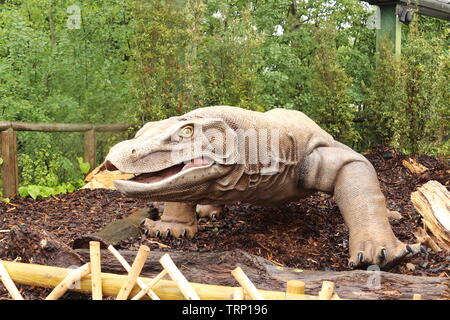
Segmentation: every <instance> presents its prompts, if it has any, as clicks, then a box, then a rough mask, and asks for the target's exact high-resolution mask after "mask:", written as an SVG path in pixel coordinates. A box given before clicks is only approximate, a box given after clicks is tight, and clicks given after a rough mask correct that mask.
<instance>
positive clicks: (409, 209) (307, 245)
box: [0, 147, 450, 299]
mask: <svg viewBox="0 0 450 320" xmlns="http://www.w3.org/2000/svg"><path fill="white" fill-rule="evenodd" d="M366 157H367V158H368V159H369V160H370V161H371V162H372V164H373V165H374V166H375V169H376V170H377V173H378V177H379V180H380V183H381V187H382V190H383V192H384V194H385V196H386V198H387V201H388V208H389V209H391V210H397V211H399V212H400V213H401V214H402V217H403V218H402V219H400V220H397V221H393V222H392V227H393V230H394V232H395V234H396V235H397V237H398V238H399V239H400V240H402V241H404V242H410V243H414V242H415V238H414V235H413V232H414V231H416V229H417V227H418V226H422V223H421V219H420V215H419V214H418V213H417V212H416V211H415V209H414V207H413V205H412V203H411V201H410V194H411V192H413V191H414V190H415V189H417V187H418V186H421V185H422V184H424V183H425V182H427V181H429V180H437V181H439V182H441V183H442V184H443V185H445V186H446V187H447V188H448V189H450V174H449V166H448V164H445V163H444V162H442V161H440V160H439V159H436V158H433V157H427V156H420V157H415V159H416V161H418V162H419V163H421V164H422V165H424V166H426V167H427V168H428V170H427V171H426V172H424V173H423V174H421V175H414V174H411V173H410V172H409V171H408V170H407V169H406V168H405V167H404V166H403V165H402V162H401V161H402V160H403V159H406V158H407V157H405V156H404V155H402V154H400V153H398V152H396V151H395V150H394V149H392V148H389V147H378V148H376V149H374V150H372V151H371V152H369V153H367V154H366ZM149 206H150V207H151V205H150V204H149V203H148V202H146V201H142V200H136V199H128V198H124V197H122V196H121V195H120V194H119V193H118V192H115V191H109V190H94V191H90V190H80V191H76V192H74V193H71V194H67V195H60V196H57V197H54V198H49V199H42V200H37V201H33V200H32V199H30V198H24V199H13V200H12V201H11V203H10V204H6V203H2V202H0V258H1V259H5V260H15V259H16V260H19V261H22V262H37V263H38V262H39V261H29V260H30V259H29V258H27V256H26V253H25V252H24V254H23V255H22V256H5V255H1V254H2V247H3V249H4V247H5V246H6V245H7V244H6V242H7V241H6V239H7V235H8V230H10V229H11V228H12V227H13V226H17V225H21V224H26V225H33V226H35V227H38V228H42V229H43V230H47V231H50V232H52V233H53V234H54V235H56V236H57V237H58V238H59V239H60V240H62V241H63V242H64V243H66V244H69V245H72V244H73V241H74V240H75V239H77V238H78V237H80V235H83V234H89V233H93V232H96V231H98V230H99V229H100V228H102V227H104V226H105V225H106V224H108V223H109V222H111V221H113V220H117V219H121V218H124V217H126V216H128V215H129V214H130V212H131V211H132V210H133V209H134V208H145V207H149ZM153 212H154V215H155V217H157V215H158V210H157V209H156V208H153ZM158 243H159V244H158ZM140 244H146V245H148V246H149V247H150V248H161V246H162V245H161V244H163V245H164V246H168V247H166V250H168V251H170V250H177V251H180V250H181V251H211V250H227V249H228V250H230V249H235V248H239V249H242V250H244V251H247V252H249V253H252V254H256V255H259V256H262V257H264V258H266V259H268V260H270V261H272V262H273V263H275V264H277V265H282V266H287V267H294V268H301V269H311V270H328V271H331V270H333V271H341V270H348V268H347V259H348V232H347V228H346V227H345V225H344V221H343V219H342V216H341V215H340V213H339V209H338V208H337V206H336V204H335V202H334V200H333V198H332V197H330V196H329V195H326V194H323V193H316V194H314V195H312V196H310V197H309V198H307V199H303V200H301V201H299V202H296V203H291V204H289V205H285V206H282V207H278V208H263V207H257V206H251V205H245V204H242V205H229V206H227V207H226V209H225V214H224V216H223V217H221V218H220V219H219V220H217V221H209V220H208V221H206V220H205V221H204V220H201V221H200V231H199V232H198V234H197V235H196V237H195V238H194V239H192V240H188V239H171V238H170V239H155V238H149V239H145V237H144V236H142V238H141V239H140V240H138V241H128V242H127V241H125V242H123V243H121V244H120V245H119V246H117V248H121V249H133V250H134V249H136V248H137V247H139V245H140ZM407 263H409V264H407ZM391 272H395V273H403V274H410V275H418V276H440V277H450V253H449V252H445V251H443V252H441V253H439V254H436V253H433V252H431V251H430V250H429V252H428V253H427V254H420V255H418V256H417V257H415V258H413V259H412V260H410V261H407V262H403V263H401V264H400V265H398V266H397V267H395V268H394V269H392V270H391ZM20 289H21V291H22V293H23V294H24V295H25V297H26V298H27V299H41V298H42V297H43V296H45V294H46V293H48V292H49V291H48V289H40V288H30V287H26V286H20ZM2 298H3V299H6V298H8V295H7V293H6V291H5V290H4V288H3V287H2V285H1V284H0V299H2ZM65 298H68V299H70V298H73V299H77V295H76V294H68V295H66V296H65Z"/></svg>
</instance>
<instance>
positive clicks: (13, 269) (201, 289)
mask: <svg viewBox="0 0 450 320" xmlns="http://www.w3.org/2000/svg"><path fill="white" fill-rule="evenodd" d="M3 263H4V266H5V269H6V270H7V271H8V273H9V275H10V276H11V279H12V280H13V281H14V282H16V283H18V284H25V285H29V286H37V287H45V288H53V287H55V286H56V285H58V284H59V283H60V282H61V281H62V280H63V279H64V278H65V277H66V276H67V275H68V274H69V273H70V272H71V271H73V270H71V269H66V268H59V267H51V266H43V265H36V264H29V263H20V262H9V261H3ZM125 279H126V276H124V275H118V274H113V273H102V280H103V295H105V296H116V295H117V294H118V292H119V290H120V288H121V287H122V284H123V282H124V281H125ZM140 279H141V280H142V281H143V282H144V283H145V284H146V285H147V284H149V283H150V282H151V280H152V279H150V278H144V277H141V278H140ZM91 282H92V281H91V276H90V275H88V276H86V277H84V278H81V280H80V282H79V286H77V287H76V288H71V289H70V290H72V291H76V292H85V293H91V292H92V284H91ZM190 285H191V286H192V287H193V288H194V290H195V291H196V292H197V293H198V295H199V297H200V298H202V299H208V300H230V299H231V298H232V297H233V292H234V291H235V290H236V287H231V286H218V285H210V284H202V283H194V282H191V283H190ZM154 290H155V292H156V293H157V294H158V296H159V297H161V299H166V300H180V299H183V298H184V296H183V295H182V294H181V292H180V291H179V290H178V286H177V284H176V283H175V281H172V280H164V279H163V280H160V281H159V283H158V284H157V285H156V286H155V287H154ZM139 291H140V289H139V286H135V287H134V288H133V290H132V291H131V295H136V294H137V293H138V292H139ZM259 292H260V293H261V295H262V296H263V297H264V298H265V299H269V300H284V299H285V298H286V292H282V291H269V290H259ZM294 296H295V295H291V298H292V299H293V298H294ZM410 297H411V296H410ZM297 299H298V300H317V297H315V296H308V295H297Z"/></svg>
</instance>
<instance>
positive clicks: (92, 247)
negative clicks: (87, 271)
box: [89, 241, 103, 300]
mask: <svg viewBox="0 0 450 320" xmlns="http://www.w3.org/2000/svg"><path fill="white" fill-rule="evenodd" d="M89 251H90V259H91V276H92V300H103V294H102V275H101V272H102V264H101V254H100V242H98V241H91V242H90V243H89Z"/></svg>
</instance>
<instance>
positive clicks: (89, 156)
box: [84, 129, 97, 172]
mask: <svg viewBox="0 0 450 320" xmlns="http://www.w3.org/2000/svg"><path fill="white" fill-rule="evenodd" d="M96 147H97V142H96V137H95V130H94V129H91V130H88V131H86V132H85V133H84V162H87V163H89V165H90V168H89V172H91V171H92V170H94V168H95V162H96V156H95V151H96V150H97V148H96Z"/></svg>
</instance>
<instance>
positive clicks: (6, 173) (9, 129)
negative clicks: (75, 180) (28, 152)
mask: <svg viewBox="0 0 450 320" xmlns="http://www.w3.org/2000/svg"><path fill="white" fill-rule="evenodd" d="M129 127H130V125H129V124H123V123H119V124H82V123H80V124H78V123H76V124H75V123H28V122H3V121H0V131H1V157H2V159H3V165H2V169H3V170H2V175H3V196H4V197H6V198H14V197H15V196H17V193H18V189H19V172H18V167H17V134H16V131H40V132H84V161H86V162H88V163H89V164H90V165H91V169H93V168H94V167H95V161H96V159H95V152H96V137H95V133H96V132H123V131H126V130H127V129H128V128H129Z"/></svg>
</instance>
